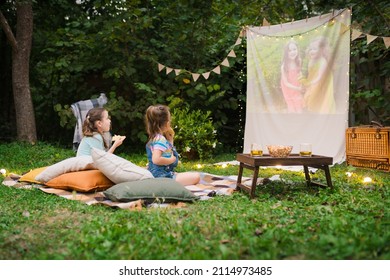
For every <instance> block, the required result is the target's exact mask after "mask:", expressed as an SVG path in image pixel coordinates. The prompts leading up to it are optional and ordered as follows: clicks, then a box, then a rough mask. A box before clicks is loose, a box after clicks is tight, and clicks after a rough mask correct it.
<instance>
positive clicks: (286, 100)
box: [244, 10, 351, 163]
mask: <svg viewBox="0 0 390 280" xmlns="http://www.w3.org/2000/svg"><path fill="white" fill-rule="evenodd" d="M350 19H351V14H350V10H342V11H335V12H334V13H330V14H326V15H321V16H318V17H314V18H310V19H305V20H300V21H295V22H291V23H285V24H281V25H272V26H263V27H248V28H246V37H247V105H246V106H247V109H246V124H245V136H244V152H245V153H248V152H249V151H250V146H251V143H261V145H262V146H263V149H264V151H266V152H267V148H266V145H269V144H275V145H278V144H279V145H293V147H294V148H293V153H298V152H299V144H300V143H303V142H305V143H306V142H309V143H312V149H313V154H318V155H325V156H331V157H333V161H334V163H336V162H342V161H343V160H344V159H345V129H346V128H347V127H348V98H349V54H350V30H349V27H350ZM286 46H288V47H287V50H288V51H287V52H286V54H284V53H285V50H284V49H285V47H286ZM294 53H295V55H294ZM299 58H300V59H299Z"/></svg>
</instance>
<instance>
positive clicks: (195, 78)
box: [192, 73, 200, 82]
mask: <svg viewBox="0 0 390 280" xmlns="http://www.w3.org/2000/svg"><path fill="white" fill-rule="evenodd" d="M199 77H200V74H197V73H192V79H194V82H196V81H197V80H198V79H199Z"/></svg>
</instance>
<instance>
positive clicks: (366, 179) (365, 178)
mask: <svg viewBox="0 0 390 280" xmlns="http://www.w3.org/2000/svg"><path fill="white" fill-rule="evenodd" d="M371 182H372V179H371V178H370V177H364V178H363V183H371Z"/></svg>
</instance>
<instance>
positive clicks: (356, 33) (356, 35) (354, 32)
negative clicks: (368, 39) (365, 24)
mask: <svg viewBox="0 0 390 280" xmlns="http://www.w3.org/2000/svg"><path fill="white" fill-rule="evenodd" d="M362 34H363V32H360V31H359V30H356V29H352V35H351V41H355V40H356V39H357V38H359V37H360V35H362Z"/></svg>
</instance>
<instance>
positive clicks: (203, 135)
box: [172, 108, 217, 159]
mask: <svg viewBox="0 0 390 280" xmlns="http://www.w3.org/2000/svg"><path fill="white" fill-rule="evenodd" d="M210 114H211V112H210V111H207V112H202V111H201V110H194V111H190V109H189V108H184V109H177V108H176V109H174V110H173V112H172V123H173V127H174V130H175V146H176V148H177V150H178V152H179V153H180V155H181V156H183V158H186V159H197V158H200V159H205V158H210V157H211V156H212V155H213V151H214V148H215V147H216V145H217V140H216V130H215V128H214V125H213V121H212V119H211V117H210Z"/></svg>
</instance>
